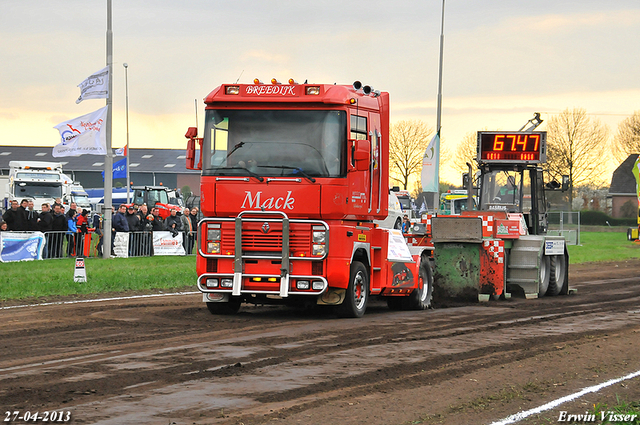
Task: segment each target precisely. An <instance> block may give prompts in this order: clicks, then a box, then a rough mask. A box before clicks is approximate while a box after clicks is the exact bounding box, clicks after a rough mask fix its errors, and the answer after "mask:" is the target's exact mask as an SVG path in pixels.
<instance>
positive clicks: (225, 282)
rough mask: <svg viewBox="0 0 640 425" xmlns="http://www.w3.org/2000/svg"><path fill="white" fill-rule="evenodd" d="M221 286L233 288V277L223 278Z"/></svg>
mask: <svg viewBox="0 0 640 425" xmlns="http://www.w3.org/2000/svg"><path fill="white" fill-rule="evenodd" d="M220 286H222V287H223V288H231V287H233V279H222V281H221V282H220Z"/></svg>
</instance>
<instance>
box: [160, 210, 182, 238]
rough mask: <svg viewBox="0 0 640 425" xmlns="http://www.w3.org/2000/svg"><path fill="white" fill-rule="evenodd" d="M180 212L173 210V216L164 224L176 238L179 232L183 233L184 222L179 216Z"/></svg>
mask: <svg viewBox="0 0 640 425" xmlns="http://www.w3.org/2000/svg"><path fill="white" fill-rule="evenodd" d="M177 213H178V211H176V210H171V215H170V216H169V217H167V219H166V220H165V222H164V224H165V226H166V228H167V230H168V231H170V232H171V236H173V237H174V238H175V237H176V235H177V234H178V233H179V232H182V221H181V220H180V217H178V215H177Z"/></svg>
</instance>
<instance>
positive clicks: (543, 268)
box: [538, 254, 551, 297]
mask: <svg viewBox="0 0 640 425" xmlns="http://www.w3.org/2000/svg"><path fill="white" fill-rule="evenodd" d="M550 281H551V258H550V257H549V256H548V255H544V254H543V255H542V258H540V286H539V288H538V297H544V296H545V294H546V293H547V291H548V290H549V282H550Z"/></svg>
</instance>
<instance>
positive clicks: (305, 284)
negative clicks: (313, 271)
mask: <svg viewBox="0 0 640 425" xmlns="http://www.w3.org/2000/svg"><path fill="white" fill-rule="evenodd" d="M296 288H297V289H299V290H301V291H303V290H307V289H309V281H308V280H298V281H296Z"/></svg>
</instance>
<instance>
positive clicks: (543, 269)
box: [540, 260, 549, 282]
mask: <svg viewBox="0 0 640 425" xmlns="http://www.w3.org/2000/svg"><path fill="white" fill-rule="evenodd" d="M547 280H549V269H548V266H547V262H546V261H544V260H543V261H540V282H546V281H547Z"/></svg>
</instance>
